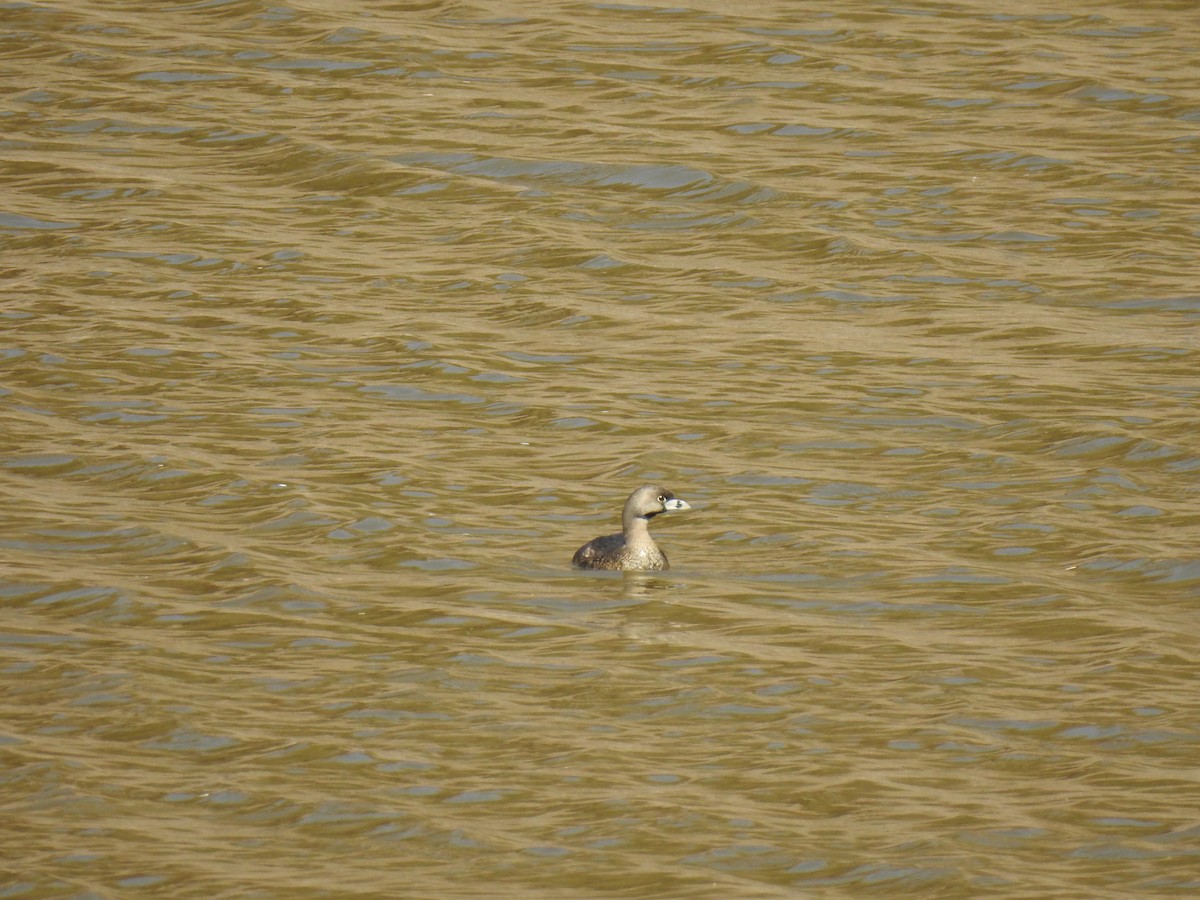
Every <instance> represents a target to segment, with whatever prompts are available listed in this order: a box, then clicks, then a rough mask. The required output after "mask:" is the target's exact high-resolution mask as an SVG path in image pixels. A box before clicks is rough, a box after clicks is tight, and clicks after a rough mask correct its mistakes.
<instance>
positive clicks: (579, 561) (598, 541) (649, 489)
mask: <svg viewBox="0 0 1200 900" xmlns="http://www.w3.org/2000/svg"><path fill="white" fill-rule="evenodd" d="M685 509H691V506H689V505H688V504H687V503H686V502H684V501H683V500H680V499H679V498H678V497H676V496H675V495H674V494H672V493H671V492H670V491H666V490H663V489H662V488H660V487H655V486H654V485H652V484H647V485H645V486H643V487H640V488H638V489H637V490H636V491H634V492H633V493H632V494H630V495H629V499H628V500H626V501H625V509H624V511H623V512H622V513H621V532H620V534H606V535H604V536H603V537H598V538H592V540H590V541H588V542H587V543H586V544H584V545H583V546H582V547H580V548H579V549H578V550H576V551H575V556H574V557H573V558H572V559H571V565H573V566H575V568H577V569H613V570H648V571H662V570H663V569H669V568H671V564H670V563H668V562H667V557H666V554H665V553H663V552H662V551H661V550H659V549H658V545H657V544H656V543H654V539H653V538H651V537H650V520H651V519H653V518H654V517H655V516H657V515H658V514H659V513H663V512H677V511H681V510H685Z"/></svg>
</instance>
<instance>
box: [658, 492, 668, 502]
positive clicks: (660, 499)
mask: <svg viewBox="0 0 1200 900" xmlns="http://www.w3.org/2000/svg"><path fill="white" fill-rule="evenodd" d="M658 502H659V503H666V502H667V498H666V497H664V496H663V495H662V494H659V495H658Z"/></svg>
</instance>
